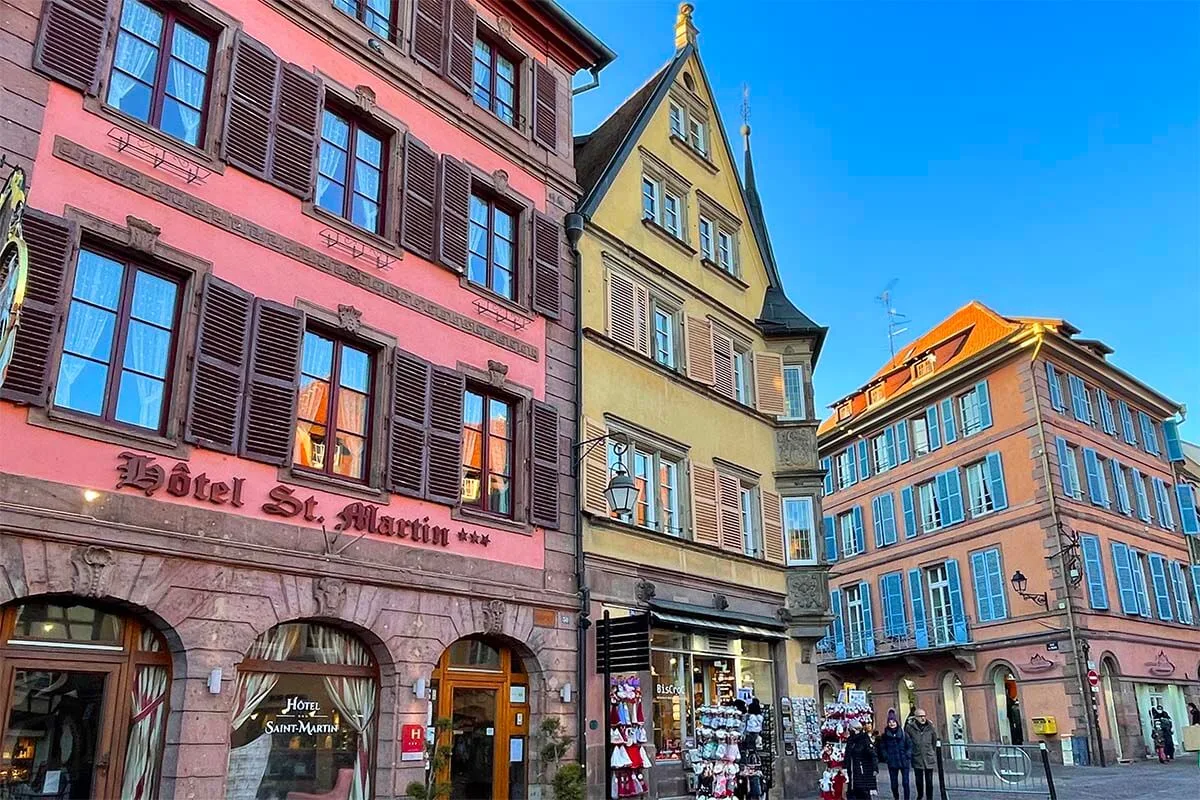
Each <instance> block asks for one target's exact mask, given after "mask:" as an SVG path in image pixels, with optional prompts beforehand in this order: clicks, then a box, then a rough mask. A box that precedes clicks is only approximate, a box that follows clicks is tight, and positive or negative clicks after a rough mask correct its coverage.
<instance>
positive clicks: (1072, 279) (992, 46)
mask: <svg viewBox="0 0 1200 800" xmlns="http://www.w3.org/2000/svg"><path fill="white" fill-rule="evenodd" d="M563 4H564V6H565V7H566V8H568V10H570V11H571V12H572V13H573V14H574V15H575V16H576V17H578V18H579V19H580V20H581V21H582V22H583V23H584V24H585V25H586V26H588V27H589V28H590V29H591V30H592V31H593V32H595V33H596V34H597V35H598V36H599V37H600V38H601V39H602V40H603V41H604V42H605V43H606V44H608V45H609V46H610V47H611V48H613V50H615V51H616V52H617V55H618V57H617V60H616V61H615V62H614V63H613V64H612V65H610V66H609V67H608V68H607V69H606V70H605V71H604V72H603V74H602V84H601V87H600V88H599V89H596V90H594V91H591V92H588V93H586V94H582V95H580V96H578V97H577V98H576V107H575V129H576V132H577V133H585V132H588V131H591V130H592V129H594V128H595V127H596V125H598V124H599V123H600V122H601V121H602V120H603V119H604V118H605V117H606V116H608V114H609V113H611V112H612V110H613V109H614V108H616V107H617V106H618V105H619V104H620V103H621V102H622V101H623V100H625V98H627V97H628V96H629V95H630V94H632V93H633V91H634V90H636V89H637V87H638V86H640V85H641V84H642V83H643V82H645V80H646V79H647V78H648V77H649V76H650V75H652V74H653V73H654V72H655V71H657V70H658V69H659V68H660V67H661V66H662V65H663V64H664V63H665V62H666V61H667V60H668V59H669V58H670V57H671V55H672V53H673V50H674V40H673V28H674V20H675V14H676V9H677V3H675V2H669V1H668V0H563ZM694 19H695V23H696V25H697V27H698V28H699V30H700V53H701V57H702V58H703V60H704V63H705V68H706V69H707V71H708V76H709V80H710V81H711V82H712V84H713V90H714V91H715V93H716V95H717V102H718V104H719V106H720V110H721V112H722V116H723V119H724V123H725V128H726V130H727V131H728V132H729V133H730V134H731V135H732V136H734V137H735V138H736V137H737V131H738V128H739V126H740V125H741V119H740V110H739V108H740V105H741V93H742V88H741V87H742V84H743V83H746V84H749V86H750V97H751V109H752V112H751V120H750V122H751V126H752V128H753V135H752V141H753V147H754V162H755V169H756V173H757V177H758V184H759V191H760V193H761V194H762V197H763V203H764V206H765V208H766V213H767V223H768V226H769V227H770V232H771V238H772V242H773V244H774V248H775V253H776V256H777V259H778V261H779V264H780V269H781V271H782V273H783V279H784V284H785V286H786V288H787V291H788V294H789V296H790V297H791V298H792V299H793V300H794V301H795V302H796V304H797V305H799V306H800V307H801V308H802V309H804V311H805V312H806V313H808V314H809V315H810V316H811V317H813V318H814V319H816V320H817V321H818V322H820V323H822V324H824V325H828V326H829V327H830V333H829V338H828V340H827V343H826V346H825V350H824V353H823V354H822V356H821V361H820V364H819V365H818V367H817V371H816V374H815V388H816V397H817V404H818V407H819V409H820V411H821V413H822V415H825V414H826V413H827V411H826V406H828V404H829V403H831V402H833V401H834V400H836V399H837V398H839V397H842V396H844V395H845V394H847V393H849V392H850V391H853V390H854V389H855V388H857V387H859V386H861V385H862V384H863V382H865V381H866V380H867V379H868V378H869V377H870V375H871V374H872V373H874V372H875V370H877V369H878V368H879V367H880V366H881V365H882V364H883V363H884V362H885V361H886V360H887V358H888V355H889V353H888V340H887V333H886V331H887V323H886V318H885V315H884V312H883V309H882V308H881V306H880V305H879V304H878V303H877V302H876V301H875V297H876V296H877V295H878V294H879V293H880V291H881V290H883V289H884V288H885V286H886V285H887V284H888V283H889V282H890V281H891V280H892V279H898V280H897V283H896V286H895V290H894V291H895V298H896V299H895V306H896V308H897V310H899V311H901V312H903V313H904V314H906V315H907V316H908V317H909V318H910V319H911V322H910V323H908V325H907V327H908V329H909V332H908V333H907V334H903V335H901V337H900V338H899V339H898V340H897V345H898V346H900V345H902V344H904V343H905V342H907V341H909V340H910V339H911V338H912V337H913V336H914V335H916V334H918V333H920V332H923V331H925V330H927V329H928V328H930V327H932V326H933V325H935V324H936V323H937V322H939V321H940V320H941V319H943V318H944V317H945V316H946V315H948V314H949V313H951V312H952V311H954V310H955V309H957V308H959V307H960V306H962V305H963V304H965V303H966V302H968V301H969V300H971V299H973V298H975V299H979V300H980V301H982V302H984V303H985V304H987V305H989V306H991V307H992V308H994V309H996V310H997V311H999V312H1000V313H1002V314H1005V313H1007V314H1012V315H1028V316H1045V317H1063V318H1066V319H1068V320H1069V321H1071V322H1072V323H1074V324H1075V326H1076V327H1078V328H1080V329H1081V331H1082V333H1081V334H1080V336H1082V337H1085V338H1098V339H1101V340H1102V341H1104V342H1106V343H1108V344H1109V345H1110V346H1111V347H1113V348H1114V349H1115V350H1116V352H1115V353H1114V354H1113V355H1112V356H1111V357H1110V358H1111V360H1112V361H1113V362H1114V363H1115V364H1117V365H1118V366H1120V367H1121V368H1123V369H1125V370H1127V371H1129V372H1131V373H1132V374H1134V375H1135V376H1137V377H1139V378H1140V379H1142V380H1143V381H1145V382H1146V383H1148V384H1149V385H1151V386H1153V387H1155V388H1156V389H1158V390H1159V391H1161V392H1163V393H1164V394H1166V395H1167V396H1168V397H1170V398H1171V399H1173V400H1176V401H1178V402H1182V403H1187V404H1188V405H1189V406H1190V408H1191V410H1192V413H1191V416H1192V417H1193V418H1200V79H1198V76H1200V46H1198V42H1200V4H1196V3H1187V2H1146V3H1118V2H1082V1H1080V2H1059V3H1038V2H1015V1H1013V2H998V3H987V2H972V1H966V0H964V2H944V3H935V2H920V3H869V2H858V1H857V0H842V1H841V2H783V1H782V0H776V1H775V2H755V1H753V0H736V1H734V0H699V2H697V3H696V12H695V17H694ZM734 151H735V155H736V156H738V157H739V159H740V156H741V144H740V142H735V143H734ZM1183 432H1184V435H1185V436H1187V437H1188V438H1189V439H1192V440H1198V439H1200V422H1190V423H1187V424H1185V426H1184V428H1183Z"/></svg>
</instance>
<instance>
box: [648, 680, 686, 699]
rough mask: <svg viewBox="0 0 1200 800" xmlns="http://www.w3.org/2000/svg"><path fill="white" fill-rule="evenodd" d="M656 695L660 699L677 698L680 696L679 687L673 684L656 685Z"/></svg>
mask: <svg viewBox="0 0 1200 800" xmlns="http://www.w3.org/2000/svg"><path fill="white" fill-rule="evenodd" d="M654 694H656V695H658V696H659V697H675V696H677V695H679V694H680V691H679V687H678V686H676V685H675V684H673V683H656V684H654Z"/></svg>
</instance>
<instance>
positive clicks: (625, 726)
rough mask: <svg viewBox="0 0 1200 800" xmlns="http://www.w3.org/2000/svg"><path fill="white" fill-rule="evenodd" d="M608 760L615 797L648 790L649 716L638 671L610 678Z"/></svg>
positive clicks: (638, 795) (615, 799)
mask: <svg viewBox="0 0 1200 800" xmlns="http://www.w3.org/2000/svg"><path fill="white" fill-rule="evenodd" d="M608 744H609V754H608V758H609V761H608V764H609V767H610V774H611V775H612V786H610V787H609V791H610V795H609V796H610V797H611V798H612V800H619V799H620V798H625V797H640V796H641V795H644V794H646V792H647V791H649V781H647V780H646V770H647V769H649V767H650V759H649V757H648V756H647V755H646V748H645V744H646V716H645V712H644V711H643V710H642V685H641V681H640V680H639V679H638V677H637V676H636V675H627V676H616V675H614V676H613V677H611V678H610V679H609V689H608Z"/></svg>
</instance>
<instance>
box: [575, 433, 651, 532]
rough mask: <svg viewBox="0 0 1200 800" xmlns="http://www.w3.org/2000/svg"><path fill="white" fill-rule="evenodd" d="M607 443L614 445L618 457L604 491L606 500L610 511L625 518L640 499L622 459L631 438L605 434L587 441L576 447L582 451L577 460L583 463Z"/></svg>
mask: <svg viewBox="0 0 1200 800" xmlns="http://www.w3.org/2000/svg"><path fill="white" fill-rule="evenodd" d="M607 441H611V442H612V443H613V452H614V453H615V454H616V456H617V463H616V464H615V465H613V467H612V477H610V478H609V479H608V486H607V487H606V488H605V490H604V499H605V500H607V501H608V507H609V508H610V509H612V510H613V511H615V512H617V514H618V515H620V516H622V517H623V516H625V515H626V514H630V513H632V512H633V508H634V506H635V505H637V497H638V487H637V484H636V483H635V482H634V480H633V478H631V477H630V475H629V470H627V469H625V464H624V463H623V459H622V456H624V455H625V453H626V452H627V451H628V450H629V437H627V436H626V435H625V434H623V433H605V434H603V435H601V436H597V437H595V438H593V439H585V440H584V441H582V442H580V443H579V444H578V445H576V447H578V448H579V449H580V450H581V451H582V452H580V454H579V456H578V459H577V460H578V461H579V462H582V461H583V460H584V459H585V458H587V457H588V454H589V453H591V452H592V451H593V450H595V449H596V448H597V447H598V446H600V445H601V444H602V443H604V442H607Z"/></svg>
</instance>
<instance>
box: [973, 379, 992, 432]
mask: <svg viewBox="0 0 1200 800" xmlns="http://www.w3.org/2000/svg"><path fill="white" fill-rule="evenodd" d="M975 395H976V397H978V398H979V421H980V424H981V425H982V426H983V427H984V428H985V429H986V428H990V427H992V398H991V396H990V395H989V394H988V382H987V381H980V382H979V383H977V384H975Z"/></svg>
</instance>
